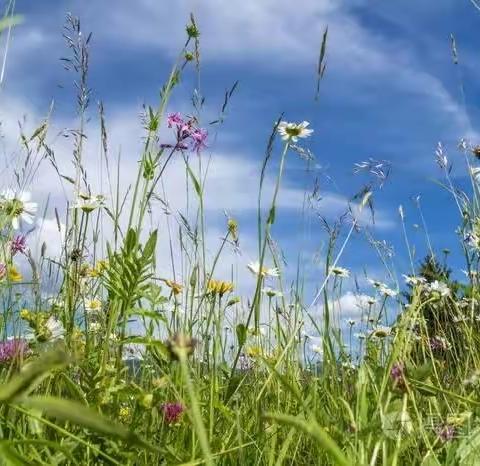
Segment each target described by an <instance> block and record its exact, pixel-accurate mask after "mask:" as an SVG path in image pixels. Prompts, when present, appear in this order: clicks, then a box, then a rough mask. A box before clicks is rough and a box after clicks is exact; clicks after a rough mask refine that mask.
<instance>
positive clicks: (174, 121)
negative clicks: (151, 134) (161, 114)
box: [167, 112, 184, 128]
mask: <svg viewBox="0 0 480 466" xmlns="http://www.w3.org/2000/svg"><path fill="white" fill-rule="evenodd" d="M167 124H168V127H169V128H172V127H173V126H174V125H175V126H183V124H184V123H183V118H182V115H180V113H179V112H175V113H169V114H168V116H167Z"/></svg>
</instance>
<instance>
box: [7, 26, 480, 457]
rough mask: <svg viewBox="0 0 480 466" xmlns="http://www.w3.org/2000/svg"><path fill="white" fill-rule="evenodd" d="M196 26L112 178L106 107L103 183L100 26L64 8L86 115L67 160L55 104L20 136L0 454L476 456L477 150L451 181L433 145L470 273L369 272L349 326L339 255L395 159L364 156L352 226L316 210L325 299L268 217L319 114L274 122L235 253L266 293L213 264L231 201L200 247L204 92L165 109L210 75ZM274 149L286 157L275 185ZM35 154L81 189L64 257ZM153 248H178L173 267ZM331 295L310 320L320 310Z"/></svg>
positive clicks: (479, 338) (67, 213)
mask: <svg viewBox="0 0 480 466" xmlns="http://www.w3.org/2000/svg"><path fill="white" fill-rule="evenodd" d="M10 25H11V24H9V23H8V22H7V21H4V22H3V23H0V27H10ZM186 35H187V38H186V43H185V46H184V48H183V49H182V50H181V52H180V54H179V58H178V61H177V62H176V63H175V64H174V66H173V68H172V71H171V73H170V75H169V76H168V78H167V80H166V82H165V84H164V85H163V87H162V88H161V91H160V99H159V103H158V105H152V106H146V107H145V108H144V113H143V115H142V123H143V125H144V128H145V137H144V141H143V144H144V146H143V147H144V148H143V151H142V153H141V154H140V156H139V162H138V171H137V172H136V174H135V176H136V178H135V180H134V182H133V183H132V186H131V187H127V186H122V185H121V183H120V172H121V168H122V166H121V162H120V158H115V157H113V156H112V154H111V153H110V152H109V149H108V132H107V129H106V128H107V124H106V121H105V117H104V109H103V105H101V104H100V105H99V122H100V125H99V126H100V137H101V143H102V144H101V147H102V154H101V156H102V160H103V161H102V163H103V164H104V167H105V169H106V173H107V175H106V176H105V180H106V183H105V186H104V187H103V188H104V190H105V192H108V193H109V196H108V197H105V196H103V195H101V194H98V193H95V192H92V186H91V183H90V181H89V177H88V173H87V170H86V169H85V165H84V156H85V150H86V149H85V144H86V142H85V141H86V138H87V132H86V128H87V121H88V117H87V113H88V111H90V110H91V102H90V96H91V91H90V89H89V85H88V67H89V47H90V36H89V35H85V34H81V30H80V22H79V21H78V20H77V19H76V18H74V17H68V20H67V25H66V29H65V38H66V41H67V45H68V48H69V51H70V55H69V56H68V57H67V58H66V59H65V60H64V62H65V66H66V67H67V68H68V69H69V70H71V71H72V72H73V73H74V74H75V83H76V89H77V99H76V103H75V105H76V112H77V117H78V127H77V128H75V129H72V130H70V131H69V137H70V138H71V139H72V140H73V157H72V161H73V167H74V173H73V174H65V173H63V172H62V170H61V169H60V168H59V164H58V162H57V159H56V156H55V150H54V148H53V147H51V146H50V144H49V142H48V141H49V139H48V135H49V133H48V131H49V120H48V119H46V120H45V121H44V122H43V123H42V124H41V125H40V126H39V127H38V128H37V129H36V130H34V131H33V132H31V133H29V134H26V133H25V132H24V131H22V133H21V137H20V145H21V151H22V152H21V153H22V158H21V160H20V162H19V164H18V168H17V169H16V170H15V172H14V173H12V183H11V185H10V186H5V187H4V188H5V189H4V190H3V191H2V193H1V196H0V233H1V236H0V295H1V299H2V308H1V313H0V323H1V330H0V439H1V440H0V463H1V464H6V465H10V464H13V465H24V464H28V465H37V464H39V465H40V464H45V465H47V464H48V465H53V464H58V465H87V464H88V465H89V464H92V465H93V464H109V465H110V464H116V465H156V464H185V465H187V464H188V465H196V464H207V465H213V464H242V465H249V464H252V465H254V464H259V465H260V464H262V465H263V464H266V465H272V466H273V465H281V464H299V465H313V464H319V465H320V464H338V465H344V466H350V465H365V466H366V465H378V464H382V465H384V466H387V465H406V464H421V465H424V466H427V465H428V466H431V465H439V464H452V465H453V464H462V465H475V464H478V459H477V458H478V457H479V452H478V449H479V447H480V417H477V416H479V414H480V397H479V395H480V392H479V387H480V313H479V311H480V308H479V304H478V303H479V301H478V300H479V299H480V297H479V296H478V294H479V287H478V261H479V257H480V255H479V251H480V220H479V219H480V213H479V205H480V204H479V199H480V198H479V185H478V181H477V175H478V170H479V169H478V168H476V167H475V166H474V165H475V159H474V157H471V154H473V155H475V154H477V155H478V147H474V146H470V145H469V144H468V143H466V142H463V144H462V146H461V150H462V151H464V153H465V155H466V161H467V165H468V167H467V168H468V170H469V175H470V177H471V182H472V183H471V186H472V190H471V193H465V192H461V191H459V190H458V189H457V188H456V187H454V186H453V184H452V182H451V179H450V176H449V174H450V170H449V168H450V167H449V163H448V160H447V158H446V156H445V155H444V154H443V152H442V148H441V147H439V148H438V150H437V161H438V163H439V165H440V167H441V168H442V169H443V171H444V174H445V179H446V181H445V186H446V187H447V188H448V189H449V191H450V192H451V194H452V195H453V196H454V200H455V202H456V205H457V206H458V208H459V212H460V214H461V226H460V228H459V233H460V239H461V243H462V247H463V249H464V252H465V258H466V264H467V265H466V271H467V274H466V275H467V282H466V283H459V282H456V281H454V280H453V279H452V275H451V271H450V270H449V269H448V267H447V266H446V265H445V264H444V263H443V262H442V260H441V259H439V258H438V257H436V256H435V253H434V251H433V250H432V251H430V254H429V255H428V256H427V258H426V259H425V260H424V261H423V263H422V264H420V266H418V267H417V266H416V264H414V261H413V259H412V271H410V272H409V273H410V274H409V275H408V276H405V281H406V284H405V286H403V285H402V287H400V286H399V285H398V283H397V285H396V286H395V287H389V286H387V284H385V283H382V282H379V281H376V280H370V281H371V287H372V288H371V289H372V293H371V294H372V296H371V297H370V296H365V295H362V296H361V300H360V304H361V307H362V315H361V319H359V320H358V321H353V320H352V321H349V322H347V323H346V325H347V331H346V332H345V331H344V332H342V331H341V326H342V325H344V324H343V323H341V322H339V318H338V312H336V308H335V304H334V303H335V302H336V301H337V298H338V296H340V294H341V293H342V283H343V282H344V280H345V279H346V278H348V277H349V275H350V273H351V272H350V271H349V270H347V269H345V268H343V267H341V264H342V260H343V253H344V250H345V247H346V245H347V244H348V243H349V241H350V240H351V238H352V236H353V235H355V234H361V233H360V232H361V230H360V232H359V225H360V222H361V219H362V218H364V217H365V215H364V213H365V212H366V211H367V210H368V209H369V208H372V209H373V202H372V199H373V196H374V195H375V193H376V191H377V190H378V188H379V187H381V186H382V185H383V183H384V182H385V181H386V178H387V177H388V171H389V168H388V166H387V165H386V164H385V163H383V162H382V163H380V162H375V161H372V160H370V161H369V162H363V163H360V164H357V166H356V170H357V171H366V172H368V173H370V174H371V175H373V176H372V180H373V181H371V182H370V183H369V184H368V185H367V186H366V187H365V188H364V189H362V190H361V192H360V193H359V194H358V195H357V196H356V197H355V198H354V199H353V200H352V203H351V206H350V209H348V210H347V212H346V214H345V216H344V217H343V218H342V219H341V220H340V221H338V222H335V223H333V224H329V223H328V222H327V221H326V220H325V225H324V226H325V229H326V231H327V232H328V235H329V237H328V244H327V248H326V251H325V257H324V270H323V272H324V273H323V276H322V279H321V281H320V283H319V285H318V287H317V289H316V292H315V296H314V300H313V302H312V303H310V302H305V300H306V299H307V298H306V297H305V296H304V294H303V282H302V277H301V274H300V271H301V266H300V265H299V266H298V274H297V277H296V279H295V280H292V282H291V283H286V280H285V277H284V275H283V271H282V259H281V257H280V255H279V253H278V248H277V247H276V244H275V242H274V240H273V233H272V226H273V225H274V224H275V222H276V220H277V196H278V194H279V191H280V189H281V181H282V178H283V174H284V170H285V164H287V163H288V158H287V156H288V154H290V153H292V152H296V153H298V154H300V155H301V156H302V157H303V158H306V159H308V160H310V158H311V154H310V152H309V151H308V149H307V148H306V147H304V146H303V145H302V143H303V142H305V141H306V140H307V138H309V137H312V131H311V129H310V128H309V125H308V123H307V122H301V123H288V122H285V121H283V118H280V119H279V120H278V121H276V123H275V124H274V125H273V128H272V132H271V134H270V137H269V139H268V143H267V148H266V152H265V159H264V163H263V166H262V167H261V170H260V171H259V176H258V180H259V195H258V213H257V231H258V245H257V248H258V249H257V250H258V258H257V259H256V260H254V261H252V262H250V263H248V264H245V273H247V274H248V273H251V274H252V276H253V280H254V283H255V286H254V291H253V294H252V295H251V296H241V295H239V294H237V290H238V288H237V283H236V279H234V278H235V275H234V274H230V275H227V276H225V275H222V274H220V272H219V267H218V265H219V264H220V263H221V262H222V261H223V260H224V259H223V254H224V252H225V250H226V249H233V250H235V249H236V248H239V244H240V240H239V238H240V236H241V232H240V229H239V225H238V223H237V221H236V220H235V219H234V218H232V217H230V216H227V218H226V222H225V227H224V232H223V237H222V238H221V239H220V241H219V244H218V249H217V251H216V252H215V253H214V254H213V255H212V254H209V253H208V252H207V251H206V245H205V231H206V222H205V206H204V190H205V186H206V183H207V182H208V156H207V152H208V147H209V144H210V141H211V135H210V133H211V127H212V125H210V126H209V127H208V128H206V127H204V126H203V125H202V124H201V121H202V120H201V118H200V116H201V110H202V105H203V100H202V97H201V96H200V94H199V92H198V90H197V91H196V92H195V93H194V97H193V99H192V102H193V106H194V108H193V109H192V115H186V114H182V113H178V112H167V108H170V107H169V100H170V97H171V95H172V93H173V92H174V91H175V90H176V86H177V85H178V83H179V82H180V80H181V79H182V76H183V74H185V73H190V72H191V73H196V72H198V70H199V60H200V53H199V40H200V34H199V30H198V26H197V24H196V23H195V20H194V18H193V17H192V18H191V20H190V23H189V25H188V26H187V28H186ZM326 38H327V34H325V36H324V42H323V44H322V47H321V55H320V64H319V73H320V74H319V78H321V76H322V75H323V73H324V71H325V66H324V64H323V60H324V56H325V49H326ZM235 87H236V86H233V87H232V89H231V90H230V91H228V92H227V93H226V95H225V100H224V105H223V107H222V109H221V112H220V117H219V119H218V120H217V121H216V122H214V125H217V126H218V125H220V124H221V122H222V121H223V118H224V117H225V111H226V108H227V106H228V103H229V100H230V98H231V97H232V95H233V93H234V91H235ZM166 131H168V133H167V132H166ZM166 134H168V136H165V135H166ZM267 136H268V135H267ZM278 148H280V149H279V150H277V149H278ZM272 159H275V160H276V162H278V163H277V164H276V165H275V166H276V167H277V170H278V171H277V172H276V174H275V177H274V180H275V182H274V185H273V189H272V190H271V192H270V191H269V192H268V194H265V190H264V189H263V188H264V186H263V184H264V180H265V176H266V173H267V171H268V170H271V167H272V164H270V161H271V160H272ZM173 160H177V161H178V160H180V161H181V162H182V163H183V165H184V170H185V177H186V190H187V191H188V195H187V198H188V200H189V206H188V212H187V211H185V212H183V213H181V214H179V215H178V217H177V219H178V229H177V230H175V229H174V228H172V229H171V230H169V234H170V244H169V247H167V248H165V250H170V252H171V254H170V257H167V258H165V257H159V255H158V250H159V244H158V242H159V241H158V237H159V235H158V231H157V229H156V228H154V227H152V225H153V222H151V221H150V218H151V214H152V210H153V209H154V208H157V209H158V205H159V203H160V201H161V196H159V195H158V193H159V192H161V189H162V186H163V180H164V177H166V176H168V172H169V168H170V167H171V164H172V161H173ZM40 163H46V164H51V165H52V166H53V168H54V170H55V171H56V172H57V173H58V175H59V178H58V180H59V181H58V182H59V183H60V182H61V183H65V185H66V186H67V188H68V189H69V196H70V199H71V201H70V203H69V205H68V208H67V209H64V211H63V212H64V213H62V211H61V210H55V215H56V222H57V224H58V230H59V232H60V233H61V236H62V238H63V240H62V244H61V248H60V251H61V252H60V254H59V256H58V257H56V258H52V257H49V256H48V254H47V251H48V247H47V246H48V245H40V246H39V248H36V247H35V245H33V244H31V242H30V238H31V235H29V234H28V232H29V227H28V225H29V224H31V223H32V222H33V221H34V219H35V217H36V216H39V212H37V204H36V203H35V202H33V201H32V200H31V199H30V198H29V195H28V190H29V186H30V185H32V183H34V180H35V173H36V172H37V170H38V166H39V164H40ZM130 188H131V189H130ZM268 196H270V197H268ZM265 198H266V199H265ZM265 205H266V206H267V207H266V208H264V206H265ZM186 209H187V208H186ZM163 210H164V211H165V212H167V213H168V206H163ZM168 215H170V213H168ZM168 215H167V216H168ZM400 217H401V220H402V221H403V219H404V215H403V209H400ZM169 225H170V224H169ZM169 228H170V226H169ZM176 232H177V233H176ZM177 236H178V237H177ZM405 236H406V235H405ZM173 244H179V245H180V248H179V251H174V249H175V247H174V246H173ZM371 244H372V245H373V246H374V247H375V248H377V249H378V253H379V254H380V256H381V257H383V255H384V254H385V251H382V250H381V248H380V247H379V245H378V243H376V242H374V241H373V240H372V241H371ZM407 245H408V240H407ZM408 252H409V254H410V257H413V256H412V255H411V251H410V250H409V251H408ZM159 261H163V263H168V262H170V261H171V263H172V268H171V274H170V275H168V276H165V275H164V273H165V272H164V269H162V268H161V267H160V266H159V264H158V263H159ZM387 263H388V261H385V264H387ZM247 269H249V270H247ZM160 270H162V272H160ZM222 270H224V268H222ZM400 288H402V289H403V291H401V290H400ZM319 308H320V309H321V311H322V315H321V316H320V317H319V316H318V313H317V314H314V313H313V312H312V311H313V310H314V309H316V310H318V309H319Z"/></svg>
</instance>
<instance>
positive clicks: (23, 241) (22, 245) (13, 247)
mask: <svg viewBox="0 0 480 466" xmlns="http://www.w3.org/2000/svg"><path fill="white" fill-rule="evenodd" d="M26 249H27V238H26V236H25V235H18V236H15V238H13V239H12V242H11V244H10V251H11V252H12V256H14V255H15V254H17V252H19V253H21V254H23V253H24V252H25V251H26Z"/></svg>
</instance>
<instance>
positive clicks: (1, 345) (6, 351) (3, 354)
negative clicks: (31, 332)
mask: <svg viewBox="0 0 480 466" xmlns="http://www.w3.org/2000/svg"><path fill="white" fill-rule="evenodd" d="M28 352H29V348H28V343H27V341H26V340H23V339H18V338H14V339H12V340H7V341H4V342H0V364H7V363H9V362H11V361H12V360H13V359H15V358H16V357H18V356H20V357H23V356H24V355H26V354H28Z"/></svg>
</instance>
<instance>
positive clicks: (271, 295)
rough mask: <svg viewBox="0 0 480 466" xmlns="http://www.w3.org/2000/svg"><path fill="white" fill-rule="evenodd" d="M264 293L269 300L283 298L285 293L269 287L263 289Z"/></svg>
mask: <svg viewBox="0 0 480 466" xmlns="http://www.w3.org/2000/svg"><path fill="white" fill-rule="evenodd" d="M262 293H264V294H266V295H267V296H268V297H269V298H274V297H277V298H281V297H282V296H283V293H282V292H281V291H278V290H274V289H273V288H271V287H269V286H267V287H266V288H262Z"/></svg>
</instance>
